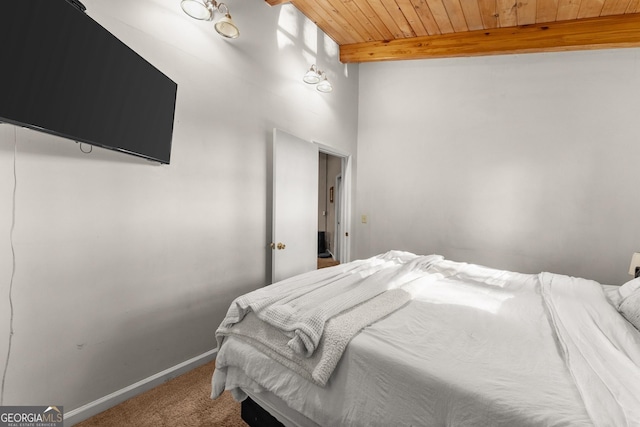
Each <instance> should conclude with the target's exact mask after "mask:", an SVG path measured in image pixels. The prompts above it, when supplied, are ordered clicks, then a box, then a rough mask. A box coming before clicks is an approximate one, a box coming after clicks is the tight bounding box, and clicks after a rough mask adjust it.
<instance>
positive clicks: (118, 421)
mask: <svg viewBox="0 0 640 427" xmlns="http://www.w3.org/2000/svg"><path fill="white" fill-rule="evenodd" d="M214 369H215V361H212V362H209V363H207V364H205V365H203V366H200V367H198V368H196V369H194V370H192V371H189V372H187V373H186V374H183V375H181V376H179V377H176V378H174V379H172V380H170V381H167V382H166V383H164V384H162V385H159V386H158V387H156V388H153V389H151V390H149V391H147V392H145V393H142V394H140V395H138V396H135V397H133V398H131V399H129V400H127V401H125V402H122V403H121V404H119V405H116V406H114V407H113V408H110V409H107V410H106V411H104V412H102V413H100V414H98V415H96V416H94V417H91V418H89V419H87V420H85V421H82V422H81V423H78V424H76V427H124V426H126V427H164V426H167V427H247V424H246V423H245V422H244V421H242V419H241V418H240V403H238V402H236V401H235V400H233V398H232V397H231V394H230V393H229V392H225V393H224V394H223V395H222V396H220V397H219V398H217V399H216V400H211V399H210V398H209V396H210V394H211V376H212V375H213V370H214Z"/></svg>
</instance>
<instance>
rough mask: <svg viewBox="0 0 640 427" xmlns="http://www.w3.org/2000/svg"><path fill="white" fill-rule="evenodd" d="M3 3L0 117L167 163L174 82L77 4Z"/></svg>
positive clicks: (63, 0) (57, 0)
mask: <svg viewBox="0 0 640 427" xmlns="http://www.w3.org/2000/svg"><path fill="white" fill-rule="evenodd" d="M3 3H4V4H3V5H2V8H1V10H0V45H1V46H2V53H1V57H2V64H1V65H0V122H2V121H4V122H8V123H12V124H16V125H20V126H24V127H28V128H31V129H36V130H39V131H43V132H47V133H51V134H54V135H58V136H62V137H66V138H69V139H72V140H75V141H78V142H86V143H89V144H92V145H96V146H100V147H104V148H109V149H113V150H118V151H122V152H125V153H129V154H133V155H136V156H140V157H144V158H147V159H150V160H155V161H158V162H161V163H169V161H170V156H171V140H172V134H173V120H174V111H175V103H176V93H177V85H176V83H174V82H173V81H172V80H171V79H169V78H168V77H167V76H165V75H164V74H163V73H161V72H160V71H159V70H157V69H156V68H155V67H154V66H153V65H151V64H150V63H149V62H147V61H146V60H144V59H143V58H142V57H141V56H139V55H138V54H137V53H135V52H134V51H133V50H131V49H130V48H129V47H127V46H126V45H125V44H124V43H122V42H121V41H120V40H118V39H117V38H116V37H115V36H113V35H112V34H111V33H109V32H108V31H107V30H105V29H104V28H103V27H102V26H100V25H99V24H98V23H97V22H95V21H94V20H93V19H91V18H90V17H89V16H88V15H86V13H84V12H83V11H82V10H81V9H82V8H81V7H78V4H77V3H76V6H74V5H73V4H72V3H69V2H67V0H14V1H5V2H3ZM79 6H81V4H80V5H79Z"/></svg>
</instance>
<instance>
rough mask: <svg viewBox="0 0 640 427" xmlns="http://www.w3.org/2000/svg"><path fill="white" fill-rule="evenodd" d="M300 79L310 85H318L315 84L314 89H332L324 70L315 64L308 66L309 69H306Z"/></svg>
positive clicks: (326, 90)
mask: <svg viewBox="0 0 640 427" xmlns="http://www.w3.org/2000/svg"><path fill="white" fill-rule="evenodd" d="M302 80H303V81H304V82H305V83H309V84H311V85H315V84H317V85H318V86H316V89H317V90H318V91H319V92H324V93H328V92H331V91H332V90H333V86H331V83H329V80H327V75H326V74H325V72H324V71H322V70H320V69H318V66H317V65H316V64H313V65H312V66H311V67H310V68H309V71H307V73H306V74H305V75H304V77H302Z"/></svg>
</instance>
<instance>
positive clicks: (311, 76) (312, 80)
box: [302, 65, 320, 85]
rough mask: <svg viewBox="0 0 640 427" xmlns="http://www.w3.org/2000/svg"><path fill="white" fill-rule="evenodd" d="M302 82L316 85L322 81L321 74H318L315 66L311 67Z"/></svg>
mask: <svg viewBox="0 0 640 427" xmlns="http://www.w3.org/2000/svg"><path fill="white" fill-rule="evenodd" d="M302 80H303V81H304V82H305V83H309V84H310V85H314V84H316V83H318V82H319V81H320V74H318V71H317V70H316V67H315V65H312V66H311V68H310V69H309V71H307V74H305V75H304V77H303V78H302Z"/></svg>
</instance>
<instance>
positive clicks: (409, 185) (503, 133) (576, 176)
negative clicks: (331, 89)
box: [354, 49, 640, 283]
mask: <svg viewBox="0 0 640 427" xmlns="http://www.w3.org/2000/svg"><path fill="white" fill-rule="evenodd" d="M639 94H640V50H638V49H622V50H610V51H591V52H566V53H550V54H531V55H511V56H495V57H483V58H454V59H443V60H430V61H407V62H393V63H377V64H366V65H365V64H363V65H361V66H360V95H359V96H360V103H359V105H360V116H359V127H358V175H357V181H358V188H357V207H356V209H355V212H354V216H355V218H356V219H357V222H358V225H357V227H356V232H357V234H356V250H355V258H362V257H365V256H370V255H373V254H376V253H380V252H383V251H386V250H389V249H392V248H395V249H404V250H410V251H414V252H417V253H440V254H442V255H444V256H447V257H449V258H451V259H455V260H459V261H466V262H474V263H479V264H484V265H488V266H492V267H498V268H504V269H511V270H517V271H523V272H540V271H543V270H544V271H552V272H556V273H564V274H569V275H574V276H582V277H587V278H592V279H596V280H599V281H601V282H604V283H623V282H624V281H626V280H629V279H630V277H629V276H628V275H627V272H628V268H629V261H630V259H631V254H632V253H633V252H634V251H638V250H639V249H640V219H639V215H638V213H639V212H640V197H638V191H637V188H638V164H639V161H640V143H639V141H640V126H638V112H639V111H640V96H638V95H639ZM364 214H366V215H368V223H367V224H362V223H361V221H360V218H361V215H364Z"/></svg>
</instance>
